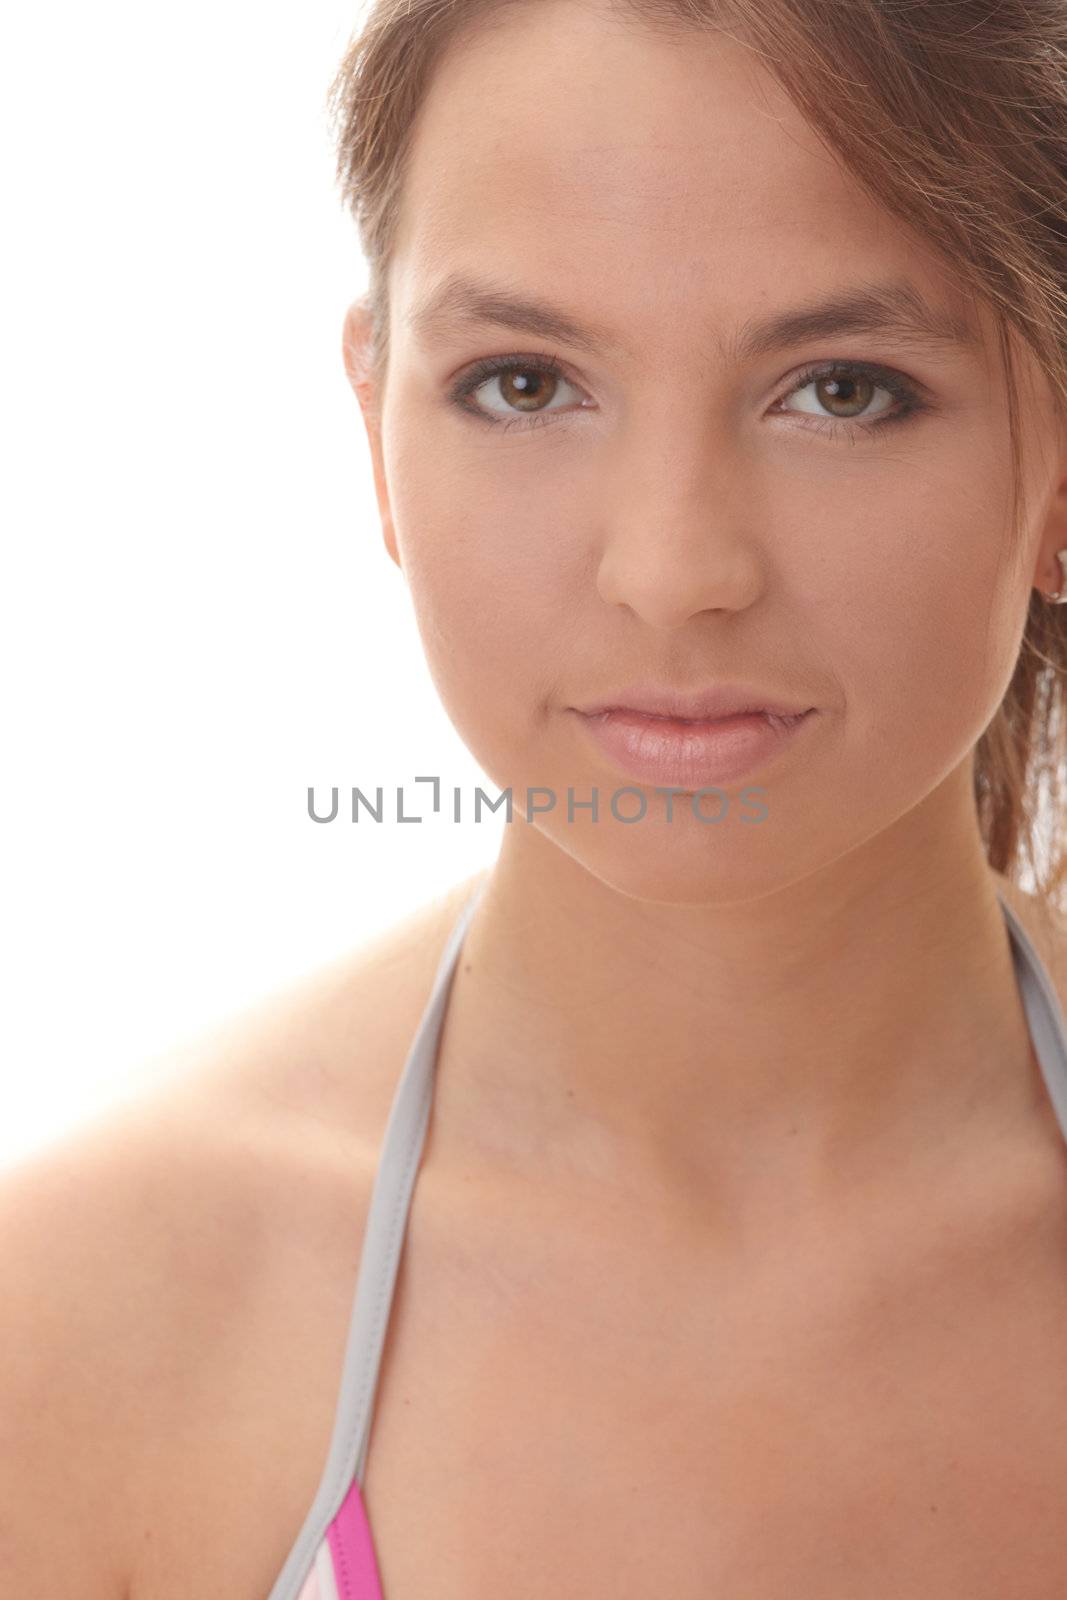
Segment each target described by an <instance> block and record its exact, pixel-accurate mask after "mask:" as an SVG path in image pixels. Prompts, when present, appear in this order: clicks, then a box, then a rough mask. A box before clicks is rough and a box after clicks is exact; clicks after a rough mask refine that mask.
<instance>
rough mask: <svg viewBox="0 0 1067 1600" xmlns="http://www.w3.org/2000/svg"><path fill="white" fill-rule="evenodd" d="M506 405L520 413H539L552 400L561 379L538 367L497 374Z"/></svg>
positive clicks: (513, 368) (514, 368)
mask: <svg viewBox="0 0 1067 1600" xmlns="http://www.w3.org/2000/svg"><path fill="white" fill-rule="evenodd" d="M497 382H498V383H499V384H500V394H501V396H502V398H503V400H504V403H505V404H506V405H509V406H514V407H515V408H516V410H519V411H537V410H539V409H540V408H541V407H542V406H543V405H544V404H545V403H546V397H547V399H548V400H551V399H552V396H553V395H554V394H555V392H556V389H557V388H558V386H559V379H558V378H557V377H556V376H555V374H554V373H551V372H542V371H540V370H539V369H538V368H536V367H508V368H505V370H504V371H503V372H500V373H498V374H497Z"/></svg>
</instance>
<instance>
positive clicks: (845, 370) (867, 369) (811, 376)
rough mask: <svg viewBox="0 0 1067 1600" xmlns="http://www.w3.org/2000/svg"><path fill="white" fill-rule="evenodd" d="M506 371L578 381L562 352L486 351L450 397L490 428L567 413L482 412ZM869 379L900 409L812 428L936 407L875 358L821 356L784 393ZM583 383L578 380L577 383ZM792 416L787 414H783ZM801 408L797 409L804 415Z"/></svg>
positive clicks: (832, 429)
mask: <svg viewBox="0 0 1067 1600" xmlns="http://www.w3.org/2000/svg"><path fill="white" fill-rule="evenodd" d="M504 372H533V373H537V374H538V375H539V376H547V377H553V378H562V380H563V381H564V383H571V384H573V383H574V380H573V379H572V378H569V377H568V376H567V373H566V370H565V368H564V366H563V364H562V362H561V361H560V360H559V358H558V357H557V356H554V355H551V356H537V357H535V358H527V357H524V356H487V357H486V358H485V359H484V360H482V361H478V362H476V363H475V364H474V366H473V367H470V368H468V369H467V371H466V372H465V373H464V374H463V375H462V376H461V377H460V378H459V380H458V381H457V382H456V383H455V384H454V385H453V387H452V389H451V390H450V392H449V400H450V402H451V403H452V404H454V405H455V406H456V407H457V408H458V409H459V410H460V411H463V412H465V413H466V414H467V415H468V416H471V417H474V418H475V419H476V420H477V421H479V422H485V423H487V424H488V426H489V427H491V428H499V429H500V430H501V431H503V432H505V433H506V432H509V431H510V430H512V429H514V428H518V429H519V430H520V432H527V431H530V430H531V429H533V428H539V427H544V426H545V425H546V424H547V423H550V422H554V421H555V419H556V418H557V417H559V416H561V415H564V414H565V413H563V412H561V411H545V412H530V413H529V414H528V416H527V417H525V418H523V417H521V416H520V415H517V416H516V417H515V418H514V419H511V418H509V419H508V420H506V421H505V420H501V419H500V418H497V417H493V416H491V415H490V414H489V413H488V412H486V411H483V410H482V409H481V408H480V407H479V406H477V405H472V404H471V403H470V400H469V397H470V395H471V394H472V393H473V392H474V390H476V389H480V388H481V386H482V384H483V383H486V382H487V381H488V380H489V379H490V378H496V377H499V376H500V375H501V374H502V373H504ZM832 377H845V378H867V379H869V380H870V382H872V383H874V384H876V385H877V387H878V388H880V389H885V390H887V391H888V392H889V393H890V394H891V395H892V396H893V397H894V399H895V400H896V401H897V409H896V410H895V411H890V412H884V413H882V414H881V415H880V416H878V417H876V418H875V419H874V420H872V421H870V422H864V421H863V420H862V419H861V418H858V417H855V418H852V419H851V420H850V419H848V418H846V417H818V418H812V419H811V421H810V422H809V423H806V424H804V426H807V427H813V428H814V429H815V430H816V431H817V432H819V433H824V434H829V435H831V436H836V435H837V434H838V433H840V432H842V431H843V432H844V433H845V434H851V435H853V436H854V435H855V432H856V429H857V428H860V429H862V430H863V432H864V433H875V432H877V430H878V429H879V428H888V427H891V426H893V425H894V424H896V423H901V422H906V421H908V420H909V419H910V418H912V417H915V416H919V415H920V414H921V413H922V412H924V411H929V410H930V409H931V407H930V405H929V403H928V402H927V401H926V400H924V399H923V397H922V395H921V394H920V392H919V390H918V388H917V387H916V385H915V384H914V383H912V382H911V381H910V380H909V379H908V378H905V377H904V375H903V373H900V372H897V371H895V370H894V369H893V368H892V367H882V366H879V365H878V364H877V363H876V362H872V361H819V362H816V363H815V364H814V365H813V366H811V367H809V368H808V369H807V370H806V371H805V372H803V373H802V374H801V375H800V377H799V378H797V379H796V380H795V381H794V383H793V384H792V386H791V387H790V388H789V389H788V390H787V391H786V393H785V394H784V395H782V396H781V398H782V399H783V400H788V399H791V398H792V396H793V395H794V394H796V393H798V392H799V391H800V390H801V389H805V388H807V386H808V384H809V383H812V382H813V381H814V380H815V379H817V378H832ZM574 387H576V388H577V387H578V385H576V384H575V385H574ZM779 414H780V415H783V414H785V415H788V413H779ZM800 414H801V413H794V415H800Z"/></svg>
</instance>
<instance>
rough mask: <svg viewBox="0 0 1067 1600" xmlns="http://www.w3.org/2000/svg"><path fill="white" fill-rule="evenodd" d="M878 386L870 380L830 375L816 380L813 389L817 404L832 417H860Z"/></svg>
mask: <svg viewBox="0 0 1067 1600" xmlns="http://www.w3.org/2000/svg"><path fill="white" fill-rule="evenodd" d="M877 388H878V385H877V384H876V383H874V382H873V381H872V380H871V379H870V378H864V377H858V378H857V377H849V376H848V375H840V376H838V375H832V376H828V377H825V378H816V379H815V382H814V389H815V393H816V396H817V397H818V400H819V404H820V405H823V406H825V407H826V409H827V410H828V411H830V412H831V413H832V414H833V415H834V416H842V417H855V416H860V415H861V414H862V413H863V412H864V411H866V409H867V407H868V406H869V405H870V403H871V399H872V397H873V396H874V393H875V390H876V389H877Z"/></svg>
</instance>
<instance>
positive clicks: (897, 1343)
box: [132, 1191, 1067, 1600]
mask: <svg viewBox="0 0 1067 1600" xmlns="http://www.w3.org/2000/svg"><path fill="white" fill-rule="evenodd" d="M418 1196H419V1191H416V1200H417V1201H418ZM514 1221H515V1225H514V1227H512V1228H510V1229H507V1230H501V1229H495V1230H494V1238H495V1239H496V1243H495V1244H494V1245H493V1246H492V1247H491V1248H490V1247H488V1246H487V1245H486V1244H485V1242H484V1237H483V1235H482V1234H481V1233H480V1232H479V1230H477V1229H475V1228H468V1229H463V1228H459V1227H457V1226H456V1218H455V1217H454V1216H453V1217H451V1218H450V1217H448V1216H447V1214H446V1213H444V1212H441V1211H435V1210H434V1209H433V1207H432V1204H430V1203H429V1200H428V1197H427V1204H426V1205H423V1206H421V1207H420V1205H419V1204H418V1203H416V1204H415V1205H414V1206H413V1211H412V1217H411V1223H410V1228H409V1234H408V1238H407V1242H406V1245H405V1251H404V1254H403V1256H402V1257H401V1265H400V1271H399V1274H398V1278H397V1284H396V1290H395V1294H394V1300H393V1307H392V1312H391V1315H390V1321H389V1325H388V1329H387V1334H386V1341H385V1346H384V1350H383V1357H382V1365H381V1369H380V1373H379V1379H378V1389H377V1398H376V1402H375V1409H374V1414H373V1419H372V1429H371V1435H370V1445H369V1451H368V1459H367V1467H366V1472H365V1476H364V1482H363V1499H364V1503H365V1505H366V1508H367V1513H368V1517H369V1521H370V1525H371V1529H372V1534H373V1538H374V1544H375V1549H376V1552H377V1556H378V1562H379V1567H380V1571H381V1577H382V1585H383V1591H384V1595H385V1600H416V1597H417V1600H499V1597H500V1596H501V1595H504V1594H506V1595H507V1596H508V1597H509V1600H545V1597H546V1596H547V1595H550V1594H568V1595H577V1594H581V1595H584V1596H586V1597H588V1600H609V1597H610V1600H639V1597H640V1600H647V1596H648V1595H649V1593H652V1592H654V1593H658V1594H665V1595H666V1594H669V1595H670V1596H672V1600H707V1596H709V1595H724V1596H726V1595H729V1596H738V1597H740V1596H744V1600H796V1597H797V1596H799V1595H804V1596H809V1595H810V1596H818V1600H856V1596H857V1594H862V1596H863V1600H900V1596H901V1595H904V1594H906V1595H907V1596H908V1597H909V1600H1004V1596H1005V1595H1009V1594H1010V1595H1011V1596H1012V1600H1057V1597H1059V1596H1061V1595H1062V1594H1064V1593H1065V1592H1067V1207H1065V1206H1063V1205H1062V1204H1058V1205H1056V1206H1055V1207H1052V1208H1050V1209H1047V1210H1046V1211H1045V1212H1043V1213H1042V1220H1040V1221H1039V1222H1036V1223H1035V1225H1033V1226H1028V1227H1023V1226H1021V1225H1016V1226H1009V1225H1008V1224H1007V1222H1005V1224H1004V1226H1003V1229H1002V1230H1001V1231H1000V1232H996V1233H990V1232H989V1230H988V1229H987V1230H985V1232H984V1234H983V1235H981V1236H979V1234H977V1233H976V1234H975V1235H974V1236H973V1237H971V1236H967V1237H966V1238H964V1239H961V1238H960V1237H959V1236H958V1228H957V1227H956V1226H955V1224H953V1225H951V1226H950V1225H949V1224H948V1223H947V1221H946V1220H945V1219H941V1222H940V1224H939V1222H938V1221H937V1220H935V1219H934V1218H933V1217H931V1218H929V1230H928V1237H927V1238H926V1240H925V1242H924V1245H923V1248H920V1247H919V1241H918V1240H917V1239H915V1238H912V1239H911V1241H910V1247H909V1241H908V1239H907V1238H906V1236H905V1234H903V1233H902V1234H901V1235H900V1237H899V1239H898V1240H897V1242H896V1244H895V1245H893V1246H889V1245H887V1244H886V1243H885V1241H884V1240H883V1241H882V1242H881V1243H880V1244H879V1245H878V1246H877V1247H876V1246H875V1245H874V1244H873V1242H872V1245H871V1248H870V1249H869V1250H867V1251H864V1250H863V1248H862V1241H861V1240H858V1239H856V1238H854V1239H853V1243H852V1244H851V1245H850V1246H849V1247H848V1250H847V1251H846V1250H844V1249H843V1247H842V1248H838V1247H835V1246H834V1245H833V1244H832V1243H825V1242H824V1244H823V1245H822V1247H819V1245H818V1242H817V1240H816V1239H815V1238H814V1237H811V1238H809V1239H807V1240H806V1241H805V1242H803V1243H801V1241H799V1240H798V1241H797V1244H796V1248H795V1250H794V1249H790V1248H789V1247H786V1246H785V1245H783V1247H782V1249H781V1250H780V1251H779V1252H778V1253H777V1256H776V1258H775V1264H774V1266H773V1269H771V1270H768V1271H767V1272H766V1273H765V1274H763V1275H759V1274H756V1275H750V1276H746V1277H745V1278H743V1279H740V1278H734V1277H729V1276H726V1275H724V1274H723V1273H722V1272H721V1269H720V1263H719V1262H718V1261H717V1260H716V1259H715V1258H714V1257H708V1258H707V1259H705V1258H703V1257H702V1256H701V1255H700V1253H699V1252H694V1251H693V1250H692V1249H690V1250H687V1252H686V1253H685V1254H684V1255H681V1254H671V1253H669V1252H668V1251H667V1250H665V1249H664V1248H662V1244H663V1241H657V1240H654V1239H652V1238H651V1237H649V1236H647V1235H638V1234H636V1233H635V1234H634V1236H633V1237H632V1238H629V1239H628V1238H626V1237H624V1236H623V1235H622V1234H621V1232H620V1225H619V1224H618V1223H616V1224H614V1225H613V1226H612V1227H611V1228H610V1229H607V1230H605V1231H603V1232H596V1231H594V1232H591V1233H589V1234H587V1235H584V1236H582V1237H578V1236H576V1235H575V1236H568V1241H569V1242H568V1244H567V1246H566V1247H563V1246H561V1245H560V1242H559V1240H560V1236H559V1235H553V1236H552V1237H550V1236H549V1235H548V1234H547V1233H542V1234H541V1235H539V1234H538V1232H537V1230H536V1226H535V1219H534V1218H533V1217H527V1218H526V1219H525V1223H520V1219H519V1218H517V1217H516V1218H515V1219H514ZM553 1237H554V1239H555V1242H553ZM942 1237H943V1241H944V1242H943V1243H941V1244H938V1242H937V1241H938V1239H939V1238H942ZM502 1238H505V1239H506V1242H504V1243H502V1242H501V1239H502ZM448 1239H451V1241H452V1245H451V1248H447V1247H446V1246H447V1240H448ZM539 1240H540V1242H538V1241H539ZM790 1258H792V1259H790ZM354 1270H355V1263H354V1262H353V1260H352V1258H351V1256H350V1255H349V1256H348V1257H347V1259H346V1260H342V1259H341V1257H340V1255H339V1254H338V1253H337V1250H336V1246H335V1245H330V1246H326V1243H325V1241H324V1248H323V1249H322V1250H321V1251H317V1252H316V1251H306V1250H305V1251H303V1252H301V1253H300V1256H299V1259H297V1258H296V1257H294V1259H293V1261H292V1262H291V1263H290V1264H289V1265H288V1266H287V1268H286V1272H285V1278H284V1282H283V1281H282V1280H281V1279H275V1280H274V1281H272V1284H271V1289H270V1293H269V1295H268V1296H266V1297H265V1299H264V1302H263V1304H261V1305H257V1306H254V1307H253V1306H246V1307H244V1308H243V1309H242V1312H241V1313H240V1319H239V1323H238V1324H235V1325H233V1326H230V1327H229V1328H228V1329H226V1330H221V1329H220V1335H223V1336H222V1337H220V1345H219V1349H218V1351H216V1352H214V1353H210V1352H205V1364H204V1367H203V1372H202V1374H201V1383H202V1388H201V1389H200V1390H199V1391H198V1393H197V1395H196V1397H195V1400H194V1402H193V1403H192V1404H191V1405H187V1406H186V1407H185V1408H184V1413H185V1415H186V1416H187V1417H193V1418H195V1426H194V1427H191V1428H190V1429H189V1431H188V1433H186V1432H185V1431H183V1424H182V1422H181V1420H180V1419H179V1417H178V1416H177V1414H176V1419H175V1427H176V1431H175V1434H174V1435H173V1436H172V1437H171V1439H170V1440H168V1441H166V1442H165V1443H166V1445H167V1446H169V1447H170V1448H169V1454H168V1452H167V1450H166V1449H165V1450H164V1451H163V1452H161V1459H160V1461H159V1462H158V1463H156V1464H154V1465H152V1466H151V1468H150V1470H151V1472H152V1473H153V1474H154V1476H155V1477H156V1479H157V1481H159V1482H161V1483H162V1482H163V1481H164V1477H163V1475H164V1472H165V1471H166V1472H168V1474H169V1476H168V1477H167V1479H166V1483H167V1488H168V1492H169V1493H168V1498H167V1503H166V1509H164V1507H163V1506H162V1504H160V1506H159V1507H158V1511H157V1513H156V1514H155V1516H154V1517H148V1518H146V1525H145V1529H144V1537H145V1540H146V1551H145V1555H144V1559H143V1560H142V1563H141V1571H142V1572H143V1574H144V1577H143V1581H142V1582H141V1584H140V1587H138V1589H137V1590H136V1591H135V1593H134V1595H133V1596H132V1600H179V1596H182V1597H187V1596H188V1595H189V1594H192V1593H195V1594H197V1596H198V1597H200V1600H264V1597H265V1595H266V1594H267V1593H268V1591H269V1588H270V1586H271V1584H272V1583H273V1581H274V1578H275V1577H276V1575H277V1572H278V1571H279V1570H280V1567H281V1565H282V1562H283V1561H284V1559H285V1556H286V1555H287V1553H288V1550H289V1548H290V1546H291V1544H292V1542H293V1539H294V1538H295V1535H296V1533H297V1531H298V1529H299V1527H300V1526H301V1524H302V1522H303V1519H304V1516H305V1515H306V1512H307V1510H308V1508H309V1506H310V1504H311V1501H312V1499H313V1497H314V1494H315V1491H316V1489H317V1486H318V1481H319V1476H320V1473H321V1470H322V1465H323V1462H324V1460H325V1456H326V1452H327V1449H328V1445H329V1439H330V1433H331V1429H332V1424H333V1416H334V1407H335V1405H336V1400H337V1385H338V1381H339V1376H340V1370H341V1364H342V1361H343V1355H344V1344H345V1339H346V1336H347V1319H348V1314H349V1311H350V1296H351V1289H352V1286H353V1283H354ZM282 1307H288V1308H289V1311H288V1313H287V1314H281V1311H280V1308H282ZM194 1435H195V1438H194ZM164 1457H166V1461H165V1460H164V1459H163V1458H164Z"/></svg>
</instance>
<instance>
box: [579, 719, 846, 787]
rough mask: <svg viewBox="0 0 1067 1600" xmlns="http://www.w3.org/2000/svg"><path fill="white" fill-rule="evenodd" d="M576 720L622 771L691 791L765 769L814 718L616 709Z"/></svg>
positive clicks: (735, 779)
mask: <svg viewBox="0 0 1067 1600" xmlns="http://www.w3.org/2000/svg"><path fill="white" fill-rule="evenodd" d="M575 715H576V716H577V717H578V718H579V719H580V722H581V725H582V726H583V727H584V728H585V729H586V730H587V731H588V733H589V735H590V736H591V738H592V739H593V741H594V742H595V743H596V745H597V746H598V748H599V749H600V750H601V752H602V753H604V754H605V755H607V757H608V759H609V760H610V761H611V762H612V764H613V765H615V766H617V767H618V768H619V769H620V770H621V771H623V772H626V773H627V774H629V775H630V776H633V777H640V778H645V779H647V780H649V781H651V782H653V783H658V784H661V785H663V786H666V787H671V788H674V787H679V786H684V787H685V788H686V789H693V788H704V787H707V786H710V785H714V784H723V783H731V782H735V781H737V780H738V779H739V778H743V777H745V776H746V775H747V774H749V773H751V772H753V771H755V770H758V769H759V768H761V767H763V766H765V765H766V764H767V762H768V761H769V760H770V759H772V758H773V757H775V756H776V755H777V754H779V753H780V752H781V751H782V750H783V749H785V748H786V747H787V746H788V745H790V744H791V743H792V742H793V740H794V739H795V737H796V736H797V734H798V733H799V732H800V730H801V729H802V728H805V727H806V726H808V725H809V724H810V723H812V722H814V721H815V720H816V718H817V715H818V714H817V711H816V709H815V708H814V707H810V708H809V709H808V710H807V711H800V712H780V711H769V710H762V709H755V710H748V711H734V712H730V713H729V714H728V715H725V716H718V717H677V716H668V715H663V714H662V713H660V712H651V711H643V710H637V709H636V708H634V707H632V706H614V707H605V708H602V709H600V710H596V711H591V712H584V711H576V712H575Z"/></svg>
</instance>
